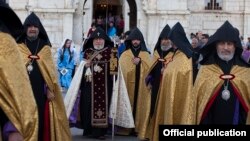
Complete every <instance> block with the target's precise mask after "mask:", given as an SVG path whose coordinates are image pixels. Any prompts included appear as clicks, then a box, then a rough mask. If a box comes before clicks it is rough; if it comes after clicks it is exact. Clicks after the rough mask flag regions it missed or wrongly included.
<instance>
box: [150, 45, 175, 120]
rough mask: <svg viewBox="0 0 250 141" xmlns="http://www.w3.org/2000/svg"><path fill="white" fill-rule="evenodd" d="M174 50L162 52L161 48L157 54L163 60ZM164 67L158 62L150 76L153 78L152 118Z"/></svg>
mask: <svg viewBox="0 0 250 141" xmlns="http://www.w3.org/2000/svg"><path fill="white" fill-rule="evenodd" d="M173 51H174V49H173V48H171V49H169V50H168V51H162V50H161V49H160V48H157V52H158V54H159V56H160V58H161V59H164V58H165V56H167V55H168V53H169V52H173ZM162 67H163V64H162V62H160V61H158V62H157V64H156V65H155V66H154V68H153V69H152V70H151V72H150V74H149V75H151V77H152V82H151V85H152V89H151V108H150V116H153V114H154V110H155V104H156V99H157V96H158V91H159V87H160V83H161V69H162Z"/></svg>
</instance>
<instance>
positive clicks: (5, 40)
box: [0, 32, 38, 141]
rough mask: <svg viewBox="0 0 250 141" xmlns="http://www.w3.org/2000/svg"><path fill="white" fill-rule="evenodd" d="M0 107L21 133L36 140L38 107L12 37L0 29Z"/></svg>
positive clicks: (32, 140)
mask: <svg viewBox="0 0 250 141" xmlns="http://www.w3.org/2000/svg"><path fill="white" fill-rule="evenodd" d="M0 43H1V44H0V64H1V65H0V107H1V109H2V110H3V111H4V113H5V114H6V116H7V117H8V119H9V120H10V121H11V123H12V124H13V125H14V126H15V127H16V128H17V130H18V131H19V133H20V134H21V135H22V136H23V138H24V141H37V140H38V138H37V137H38V111H37V108H36V102H35V99H34V96H33V93H32V88H31V85H30V82H29V77H28V74H27V72H26V68H25V67H24V66H23V65H22V64H23V62H22V60H21V57H22V56H21V54H20V52H19V50H18V47H17V44H16V42H15V40H14V39H13V38H12V37H11V36H10V35H9V34H6V33H2V32H0Z"/></svg>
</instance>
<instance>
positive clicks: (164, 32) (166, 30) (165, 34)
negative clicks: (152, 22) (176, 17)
mask: <svg viewBox="0 0 250 141" xmlns="http://www.w3.org/2000/svg"><path fill="white" fill-rule="evenodd" d="M170 30H171V28H170V26H169V25H168V24H167V25H166V26H165V27H164V28H163V30H162V31H161V33H160V36H159V38H158V40H157V43H156V45H155V48H154V50H156V49H158V48H160V47H161V40H162V39H164V38H168V34H169V32H170Z"/></svg>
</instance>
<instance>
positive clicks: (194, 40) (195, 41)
mask: <svg viewBox="0 0 250 141" xmlns="http://www.w3.org/2000/svg"><path fill="white" fill-rule="evenodd" d="M191 45H192V47H193V48H196V47H197V46H198V40H197V39H196V38H193V39H192V43H191Z"/></svg>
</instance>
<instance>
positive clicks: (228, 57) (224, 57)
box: [217, 52, 234, 61]
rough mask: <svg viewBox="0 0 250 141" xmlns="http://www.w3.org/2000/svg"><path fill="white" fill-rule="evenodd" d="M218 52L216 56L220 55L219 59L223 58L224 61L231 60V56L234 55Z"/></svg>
mask: <svg viewBox="0 0 250 141" xmlns="http://www.w3.org/2000/svg"><path fill="white" fill-rule="evenodd" d="M217 54H218V56H219V57H220V59H221V60H224V61H230V60H232V59H233V57H234V53H231V54H229V55H224V54H221V53H219V52H218V53H217Z"/></svg>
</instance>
